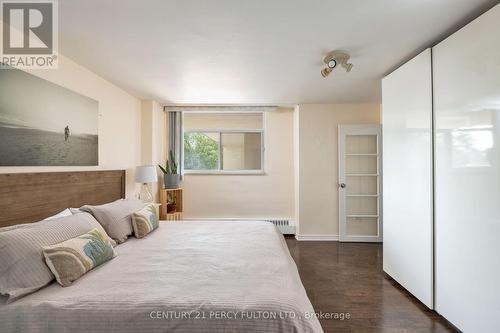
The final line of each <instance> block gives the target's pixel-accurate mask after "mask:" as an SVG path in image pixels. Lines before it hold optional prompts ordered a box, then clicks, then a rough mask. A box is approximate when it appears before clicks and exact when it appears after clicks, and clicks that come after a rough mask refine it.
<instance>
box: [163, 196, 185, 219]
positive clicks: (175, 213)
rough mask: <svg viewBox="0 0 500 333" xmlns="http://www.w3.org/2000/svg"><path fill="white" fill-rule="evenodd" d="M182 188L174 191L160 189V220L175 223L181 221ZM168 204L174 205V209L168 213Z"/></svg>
mask: <svg viewBox="0 0 500 333" xmlns="http://www.w3.org/2000/svg"><path fill="white" fill-rule="evenodd" d="M182 194H183V193H182V188H176V189H166V188H162V189H160V203H161V207H160V220H167V221H177V220H182V213H183V212H184V210H183V202H182V201H183V200H182ZM169 202H170V203H175V209H173V210H172V211H170V212H169V211H168V208H171V207H169V205H168V204H169Z"/></svg>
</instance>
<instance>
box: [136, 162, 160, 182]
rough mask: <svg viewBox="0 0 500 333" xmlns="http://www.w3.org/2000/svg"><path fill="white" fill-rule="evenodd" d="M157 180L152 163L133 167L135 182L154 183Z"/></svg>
mask: <svg viewBox="0 0 500 333" xmlns="http://www.w3.org/2000/svg"><path fill="white" fill-rule="evenodd" d="M157 181H158V176H157V175H156V167H155V166H154V165H143V166H138V167H137V168H135V182H136V183H156V182H157Z"/></svg>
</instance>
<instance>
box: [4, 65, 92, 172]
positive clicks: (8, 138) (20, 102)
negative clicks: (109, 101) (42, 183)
mask: <svg viewBox="0 0 500 333" xmlns="http://www.w3.org/2000/svg"><path fill="white" fill-rule="evenodd" d="M98 108H99V105H98V102H97V101H95V100H93V99H91V98H89V97H86V96H83V95H80V94H78V93H76V92H74V91H71V90H69V89H66V88H64V87H61V86H59V85H57V84H54V83H52V82H49V81H47V80H44V79H41V78H39V77H37V76H34V75H31V74H29V73H26V72H24V71H21V70H18V69H2V70H0V166H95V165H98V164H99V161H98V132H97V123H98Z"/></svg>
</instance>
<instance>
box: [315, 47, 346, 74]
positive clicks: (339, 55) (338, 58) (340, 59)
mask: <svg viewBox="0 0 500 333" xmlns="http://www.w3.org/2000/svg"><path fill="white" fill-rule="evenodd" d="M350 57H351V56H350V55H349V53H346V52H342V51H333V52H330V53H328V54H327V55H326V57H325V58H324V59H323V62H324V63H325V65H326V68H323V69H322V70H321V75H322V76H323V77H327V76H328V75H330V73H331V72H332V71H333V69H334V68H335V67H337V64H340V65H341V66H342V67H343V68H344V69H345V70H346V72H350V71H351V69H352V67H353V64H351V63H348V61H349V58H350Z"/></svg>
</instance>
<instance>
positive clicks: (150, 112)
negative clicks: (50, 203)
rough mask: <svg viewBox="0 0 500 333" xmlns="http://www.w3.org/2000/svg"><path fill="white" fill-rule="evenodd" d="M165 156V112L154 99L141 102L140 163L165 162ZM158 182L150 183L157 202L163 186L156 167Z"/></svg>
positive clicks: (155, 163)
mask: <svg viewBox="0 0 500 333" xmlns="http://www.w3.org/2000/svg"><path fill="white" fill-rule="evenodd" d="M166 156H167V138H166V114H165V112H163V108H162V107H161V106H160V104H159V103H158V102H156V101H151V100H145V101H142V102H141V164H142V165H155V166H157V165H158V164H161V165H163V164H165V160H166ZM156 172H157V174H158V182H157V183H153V184H150V185H149V186H150V189H151V192H152V193H153V196H154V201H155V202H159V194H160V193H159V188H161V187H162V186H163V173H162V172H161V170H160V169H159V168H158V167H156Z"/></svg>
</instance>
